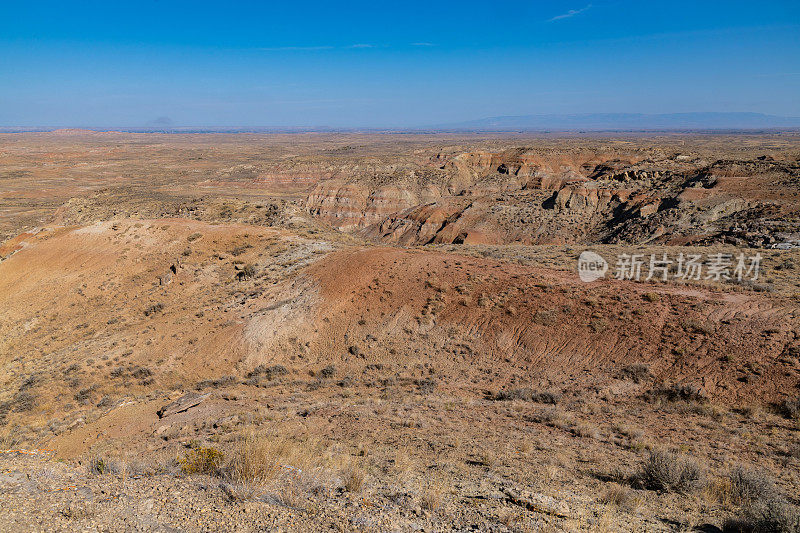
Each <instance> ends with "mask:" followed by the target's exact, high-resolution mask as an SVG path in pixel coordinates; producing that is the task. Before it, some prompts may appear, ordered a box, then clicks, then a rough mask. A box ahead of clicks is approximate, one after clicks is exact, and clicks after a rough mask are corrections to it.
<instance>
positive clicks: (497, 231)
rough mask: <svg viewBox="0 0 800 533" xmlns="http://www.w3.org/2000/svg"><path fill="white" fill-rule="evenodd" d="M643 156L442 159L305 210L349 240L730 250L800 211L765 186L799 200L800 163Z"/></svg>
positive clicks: (344, 187)
mask: <svg viewBox="0 0 800 533" xmlns="http://www.w3.org/2000/svg"><path fill="white" fill-rule="evenodd" d="M644 155H647V154H641V153H634V154H624V153H607V154H603V153H596V152H580V151H574V152H569V151H568V152H565V153H545V154H541V153H536V152H532V151H526V150H509V151H503V152H488V151H476V152H464V153H459V154H455V155H450V156H448V155H446V154H441V153H440V154H437V155H436V156H434V157H432V158H430V160H428V161H426V162H423V163H422V164H420V168H419V170H418V171H417V172H411V174H410V175H409V174H406V175H400V176H396V177H395V178H394V179H393V180H392V179H387V176H390V175H391V173H392V169H382V172H380V173H378V174H376V177H375V178H371V177H369V176H365V175H363V174H362V175H361V176H359V177H357V178H341V177H340V178H335V179H329V180H323V181H320V182H319V183H318V184H317V185H316V186H315V187H314V188H313V189H312V190H311V192H310V193H309V194H308V196H307V198H306V200H305V207H306V209H307V210H308V212H310V213H311V214H312V215H315V216H317V217H319V218H321V219H322V220H324V221H326V222H328V223H329V224H331V225H333V226H335V227H338V228H340V229H342V230H345V231H358V232H360V233H361V234H362V235H364V236H367V237H369V238H372V239H375V240H379V241H382V242H386V243H397V244H425V243H496V244H499V243H510V242H519V243H525V244H546V243H569V242H649V241H653V240H663V241H668V242H683V241H686V240H689V241H692V240H694V241H697V240H698V239H699V240H703V239H709V238H722V237H721V236H722V235H723V234H725V233H726V232H728V233H730V231H731V223H732V221H734V220H736V219H737V217H739V218H741V217H742V216H744V214H746V213H748V212H749V213H752V212H753V209H756V210H759V209H761V210H763V208H765V207H766V206H769V205H772V206H773V207H776V206H777V207H776V208H777V209H778V210H779V211H781V212H783V213H789V212H791V211H792V209H795V207H794V206H793V205H792V204H786V202H783V204H782V203H781V196H780V194H771V195H770V194H769V189H765V188H764V185H765V184H766V183H769V182H770V181H771V180H772V181H774V180H775V179H776V175H782V176H784V180H785V183H786V184H788V185H789V188H794V189H798V186H797V183H798V181H800V180H798V177H797V176H798V175H800V169H799V168H798V165H797V164H796V163H793V164H791V163H790V164H786V163H780V164H779V163H775V162H769V161H758V162H755V163H754V162H744V161H723V160H718V161H716V162H714V163H709V162H707V161H703V160H698V159H691V160H690V159H688V158H685V157H680V156H678V157H667V156H664V155H660V156H658V154H649V155H650V157H644ZM406 171H407V169H406ZM742 174H747V175H746V176H742ZM340 175H341V174H340ZM786 180H788V181H786ZM792 180H795V181H792ZM392 181H393V183H391V184H387V182H392ZM784 204H785V205H784ZM790 216H795V215H790ZM751 233H752V232H751ZM750 237H753V238H752V239H750V241H752V242H751V244H753V245H758V244H757V241H758V242H760V243H761V244H766V243H769V242H770V237H769V236H767V235H760V236H759V235H756V236H755V237H754V236H753V235H750ZM773 240H774V237H773ZM739 241H740V242H738V244H741V243H742V242H741V241H742V239H741V238H739ZM744 242H748V238H745V239H744Z"/></svg>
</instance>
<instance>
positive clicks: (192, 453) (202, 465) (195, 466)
mask: <svg viewBox="0 0 800 533" xmlns="http://www.w3.org/2000/svg"><path fill="white" fill-rule="evenodd" d="M223 458H224V456H223V454H222V452H221V451H219V450H217V449H216V448H213V447H211V446H208V447H206V446H198V447H197V448H192V449H191V450H189V451H188V452H186V454H185V455H184V456H183V458H182V459H180V461H179V463H180V466H181V471H182V472H183V473H184V474H216V473H217V472H218V471H219V469H220V467H221V466H222V460H223Z"/></svg>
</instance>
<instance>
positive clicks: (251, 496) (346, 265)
mask: <svg viewBox="0 0 800 533" xmlns="http://www.w3.org/2000/svg"><path fill="white" fill-rule="evenodd" d="M586 250H591V251H593V252H595V253H596V254H599V255H600V256H602V257H603V258H604V259H605V260H607V262H608V264H609V270H608V272H607V274H606V276H605V277H604V278H602V279H599V280H597V281H592V282H583V281H581V279H580V277H579V275H578V272H577V265H578V258H579V255H580V254H581V252H583V251H586ZM633 255H636V256H638V257H641V258H643V261H644V264H643V272H642V274H643V275H642V276H641V278H640V279H639V280H636V279H616V277H621V278H633V277H634V276H633V275H632V273H631V272H629V274H631V275H619V276H615V274H618V273H619V269H617V262H618V260H619V259H618V258H620V257H628V258H630V257H631V256H633ZM651 256H652V257H654V258H665V257H667V258H669V259H670V261H671V263H670V264H669V265H668V266H667V267H666V268H665V269H664V270H663V272H660V274H663V277H664V278H667V279H666V281H664V280H663V279H662V276H660V275H659V276H655V277H653V278H652V279H649V280H647V279H646V276H645V274H646V271H647V267H648V266H649V265H648V262H649V261H650V260H651V259H650V258H651ZM689 256H701V257H702V258H703V259H702V263H701V264H702V267H703V268H704V269H705V270H704V271H703V273H702V275H698V276H697V277H694V276H687V275H685V272H682V271H681V266H682V264H681V265H679V264H678V258H679V257H689ZM756 256H757V257H758V258H759V260H758V261H759V262H758V275H757V276H756V273H755V271H754V270H753V268H752V267H753V258H754V257H756ZM714 257H717V258H729V260H730V263H729V264H727V263H726V270H725V271H724V272H723V273H722V274H721V275H712V273H713V272H714V270H713V266H712V263H713V262H714V261H713V258H714ZM739 257H743V258H746V259H747V263H746V266H747V267H748V269H749V270H748V271H747V272H744V274H745V275H741V274H743V273H742V272H737V271H736V267H737V258H739ZM0 259H1V260H0V368H2V372H1V373H0V439H1V440H0V441H1V442H2V446H0V448H2V453H0V508H2V513H0V529H2V530H4V531H21V530H41V531H46V530H63V531H77V530H98V531H181V530H182V531H228V530H235V531H255V530H262V529H276V528H279V529H281V530H287V531H306V530H328V529H332V530H340V531H415V530H419V531H451V530H459V531H464V530H477V531H676V530H685V531H691V530H698V531H718V530H724V531H800V511H798V507H797V506H798V503H800V500H798V493H799V490H800V469H799V467H800V388H799V386H800V134H797V133H783V134H779V133H769V134H767V133H765V134H760V135H756V134H738V135H733V134H731V135H723V134H706V135H701V134H688V133H687V134H648V135H644V134H636V135H634V134H607V135H599V134H598V135H591V136H590V135H577V134H575V135H566V134H564V135H555V134H551V135H545V134H541V135H510V134H508V135H488V134H487V135H479V134H429V135H425V134H356V133H340V134H286V135H278V134H274V135H257V134H133V133H113V132H109V133H95V132H88V131H80V130H66V131H60V132H50V133H19V134H0ZM717 266H719V265H717ZM717 273H718V274H719V270H717Z"/></svg>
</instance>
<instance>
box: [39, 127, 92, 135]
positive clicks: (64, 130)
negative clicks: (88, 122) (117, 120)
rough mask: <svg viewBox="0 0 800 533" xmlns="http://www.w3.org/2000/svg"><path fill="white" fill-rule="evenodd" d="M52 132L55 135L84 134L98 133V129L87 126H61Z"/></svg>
mask: <svg viewBox="0 0 800 533" xmlns="http://www.w3.org/2000/svg"><path fill="white" fill-rule="evenodd" d="M50 133H53V134H55V135H83V134H86V133H97V131H95V130H89V129H85V128H61V129H58V130H53V131H52V132H50Z"/></svg>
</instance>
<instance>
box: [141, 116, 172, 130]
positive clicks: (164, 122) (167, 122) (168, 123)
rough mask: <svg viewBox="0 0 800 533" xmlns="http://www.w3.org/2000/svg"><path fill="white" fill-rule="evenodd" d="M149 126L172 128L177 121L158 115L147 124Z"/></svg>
mask: <svg viewBox="0 0 800 533" xmlns="http://www.w3.org/2000/svg"><path fill="white" fill-rule="evenodd" d="M145 126H146V127H148V128H165V129H170V128H173V127H174V126H175V123H174V122H173V121H172V119H171V118H169V117H158V118H156V119H154V120H151V121H150V122H148V123H147V124H145Z"/></svg>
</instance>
